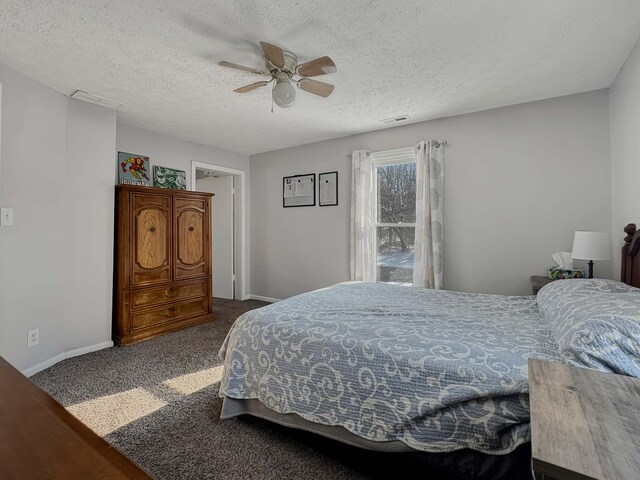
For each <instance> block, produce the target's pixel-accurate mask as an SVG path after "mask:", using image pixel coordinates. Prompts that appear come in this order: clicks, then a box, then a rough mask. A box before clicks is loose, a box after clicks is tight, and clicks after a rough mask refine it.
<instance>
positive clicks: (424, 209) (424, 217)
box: [413, 140, 444, 289]
mask: <svg viewBox="0 0 640 480" xmlns="http://www.w3.org/2000/svg"><path fill="white" fill-rule="evenodd" d="M416 182H417V186H416V240H415V247H414V248H415V254H414V261H413V286H414V287H420V288H435V289H440V288H442V287H443V280H444V277H443V259H444V256H443V253H444V252H443V233H444V232H443V225H444V223H443V219H444V215H443V214H444V144H443V143H442V142H438V141H435V140H429V141H426V142H421V143H420V145H419V148H418V152H417V156H416Z"/></svg>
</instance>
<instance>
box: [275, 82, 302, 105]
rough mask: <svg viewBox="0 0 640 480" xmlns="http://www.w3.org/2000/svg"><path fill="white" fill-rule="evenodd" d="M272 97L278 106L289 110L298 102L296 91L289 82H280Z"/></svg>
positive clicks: (277, 83)
mask: <svg viewBox="0 0 640 480" xmlns="http://www.w3.org/2000/svg"><path fill="white" fill-rule="evenodd" d="M271 96H272V97H273V101H274V102H276V105H278V106H279V107H282V108H287V107H290V106H291V105H293V104H294V103H295V101H296V89H295V87H294V86H293V85H291V82H289V81H288V80H278V81H277V82H276V85H275V87H273V90H272V91H271Z"/></svg>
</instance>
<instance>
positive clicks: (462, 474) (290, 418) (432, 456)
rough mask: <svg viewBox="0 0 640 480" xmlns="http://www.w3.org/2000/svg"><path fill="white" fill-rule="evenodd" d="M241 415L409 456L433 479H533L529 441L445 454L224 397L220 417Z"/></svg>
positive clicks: (247, 400) (363, 446) (253, 400)
mask: <svg viewBox="0 0 640 480" xmlns="http://www.w3.org/2000/svg"><path fill="white" fill-rule="evenodd" d="M240 415H251V416H254V417H258V418H262V419H264V420H268V421H270V422H273V423H277V424H279V425H282V426H284V427H288V428H294V429H298V430H304V431H307V432H311V433H314V434H317V435H321V436H323V437H326V438H329V439H331V440H335V441H337V442H340V443H343V444H347V445H351V446H353V447H357V448H362V449H365V450H372V451H376V452H384V453H389V454H400V455H403V456H405V455H408V456H410V457H412V459H413V460H414V461H417V462H418V463H420V464H423V465H424V467H425V468H426V469H427V470H422V473H423V474H426V473H427V472H429V471H431V474H432V475H436V476H434V478H443V477H441V476H439V474H440V472H446V474H448V475H452V476H451V477H447V478H464V479H473V480H531V479H532V478H533V477H532V471H531V444H530V443H525V444H523V445H520V446H519V447H518V448H516V449H515V450H514V451H513V452H511V453H508V454H506V455H489V454H486V453H481V452H477V451H474V450H470V449H462V450H457V451H454V452H447V453H429V452H422V451H418V450H415V449H413V448H411V447H409V446H407V445H405V444H404V443H402V442H399V441H397V440H394V441H386V442H374V441H371V440H367V439H365V438H361V437H359V436H357V435H355V434H353V433H351V432H349V431H348V430H347V429H345V428H343V427H340V426H331V425H322V424H318V423H313V422H310V421H309V420H305V419H304V418H302V417H300V416H299V415H296V414H295V413H286V414H281V413H277V412H275V411H273V410H271V409H269V408H267V407H266V406H265V405H264V404H263V403H262V402H260V401H259V400H256V399H246V400H243V399H235V398H230V397H224V398H223V403H222V412H221V414H220V418H221V419H227V418H233V417H238V416H240ZM428 469H435V470H428Z"/></svg>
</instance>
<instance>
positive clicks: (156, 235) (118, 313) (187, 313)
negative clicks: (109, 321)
mask: <svg viewBox="0 0 640 480" xmlns="http://www.w3.org/2000/svg"><path fill="white" fill-rule="evenodd" d="M212 196H213V194H211V193H201V192H189V191H184V190H167V189H162V188H152V187H136V186H131V185H118V186H116V237H115V243H116V245H115V258H114V263H115V274H114V283H115V285H114V308H113V340H114V342H115V343H116V344H118V345H128V344H130V343H135V342H139V341H141V340H145V339H147V338H150V337H154V336H156V335H160V334H163V333H166V332H170V331H173V330H177V329H180V328H183V327H187V326H190V325H195V324H197V323H203V322H208V321H210V320H213V310H212V299H211V197H212Z"/></svg>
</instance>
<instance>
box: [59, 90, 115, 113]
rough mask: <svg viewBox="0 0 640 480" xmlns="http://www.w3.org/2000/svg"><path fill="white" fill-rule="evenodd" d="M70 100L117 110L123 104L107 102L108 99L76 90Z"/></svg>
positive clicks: (113, 101) (112, 101)
mask: <svg viewBox="0 0 640 480" xmlns="http://www.w3.org/2000/svg"><path fill="white" fill-rule="evenodd" d="M71 98H74V99H76V100H82V101H83V102H89V103H93V104H95V105H100V106H101V107H107V108H113V109H118V108H120V107H124V104H122V103H120V102H116V101H115V100H109V99H108V98H104V97H101V96H99V95H94V94H93V93H87V92H83V91H82V90H76V91H75V92H74V93H73V94H72V95H71Z"/></svg>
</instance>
